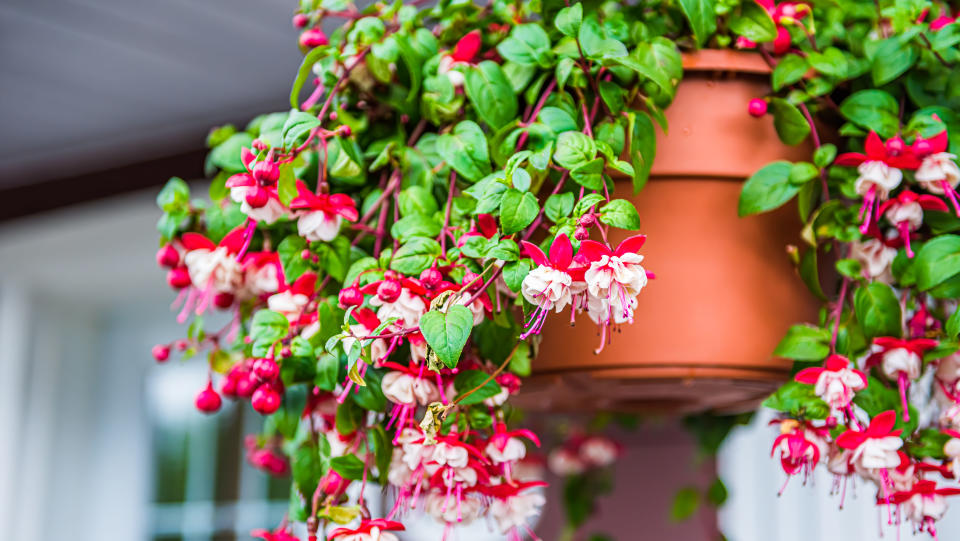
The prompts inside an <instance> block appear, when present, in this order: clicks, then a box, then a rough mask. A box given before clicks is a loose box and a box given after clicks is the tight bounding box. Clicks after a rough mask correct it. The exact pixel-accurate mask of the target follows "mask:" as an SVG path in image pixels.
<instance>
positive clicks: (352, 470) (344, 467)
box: [330, 455, 366, 481]
mask: <svg viewBox="0 0 960 541" xmlns="http://www.w3.org/2000/svg"><path fill="white" fill-rule="evenodd" d="M330 467H331V468H333V471H335V472H337V473H338V474H339V475H340V477H343V478H344V479H349V480H351V481H360V480H361V479H363V470H364V469H366V467H365V466H364V464H363V461H362V460H360V459H359V458H357V457H356V455H343V456H337V457H333V458H331V459H330Z"/></svg>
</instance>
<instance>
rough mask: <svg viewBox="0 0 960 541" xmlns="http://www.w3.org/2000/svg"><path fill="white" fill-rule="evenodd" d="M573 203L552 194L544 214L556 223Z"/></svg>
mask: <svg viewBox="0 0 960 541" xmlns="http://www.w3.org/2000/svg"><path fill="white" fill-rule="evenodd" d="M577 5H578V6H579V5H580V4H577ZM573 203H574V195H573V193H571V192H566V193H555V194H552V195H551V196H550V197H548V198H547V201H546V202H545V203H544V204H543V210H544V214H546V216H547V218H549V219H550V221H552V222H553V223H557V222H559V221H560V220H562V219H563V218H566V217H567V216H569V215H570V212H571V211H573Z"/></svg>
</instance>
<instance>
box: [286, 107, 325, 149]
mask: <svg viewBox="0 0 960 541" xmlns="http://www.w3.org/2000/svg"><path fill="white" fill-rule="evenodd" d="M318 127H320V119H318V118H317V117H316V116H314V115H311V114H310V113H303V112H300V111H293V112H292V113H290V116H288V117H287V121H286V122H284V123H283V129H282V130H281V133H282V138H283V146H284V147H285V148H293V147H295V146H296V145H297V143H298V142H300V140H301V139H306V136H307V134H308V133H310V130H312V129H314V128H318Z"/></svg>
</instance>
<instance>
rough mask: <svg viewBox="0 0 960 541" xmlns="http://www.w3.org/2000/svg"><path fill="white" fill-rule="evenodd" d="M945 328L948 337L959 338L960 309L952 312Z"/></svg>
mask: <svg viewBox="0 0 960 541" xmlns="http://www.w3.org/2000/svg"><path fill="white" fill-rule="evenodd" d="M944 330H946V332H947V338H950V339H951V340H956V339H957V335H960V310H954V311H953V313H952V314H950V317H948V318H947V324H946V325H945V329H944Z"/></svg>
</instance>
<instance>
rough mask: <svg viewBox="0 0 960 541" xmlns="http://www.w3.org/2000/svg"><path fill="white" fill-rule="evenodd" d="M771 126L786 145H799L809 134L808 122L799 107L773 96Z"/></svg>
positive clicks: (771, 101)
mask: <svg viewBox="0 0 960 541" xmlns="http://www.w3.org/2000/svg"><path fill="white" fill-rule="evenodd" d="M770 103H771V105H772V106H773V126H774V127H775V128H776V129H777V135H779V136H780V140H781V141H783V142H784V143H786V144H788V145H799V144H800V143H802V142H803V140H804V139H806V138H807V136H808V135H810V124H809V123H808V122H807V119H806V118H805V117H804V116H803V113H801V112H800V109H797V107H796V106H795V105H793V104H791V103H790V102H788V101H787V100H784V99H780V98H773V99H772V100H770Z"/></svg>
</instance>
